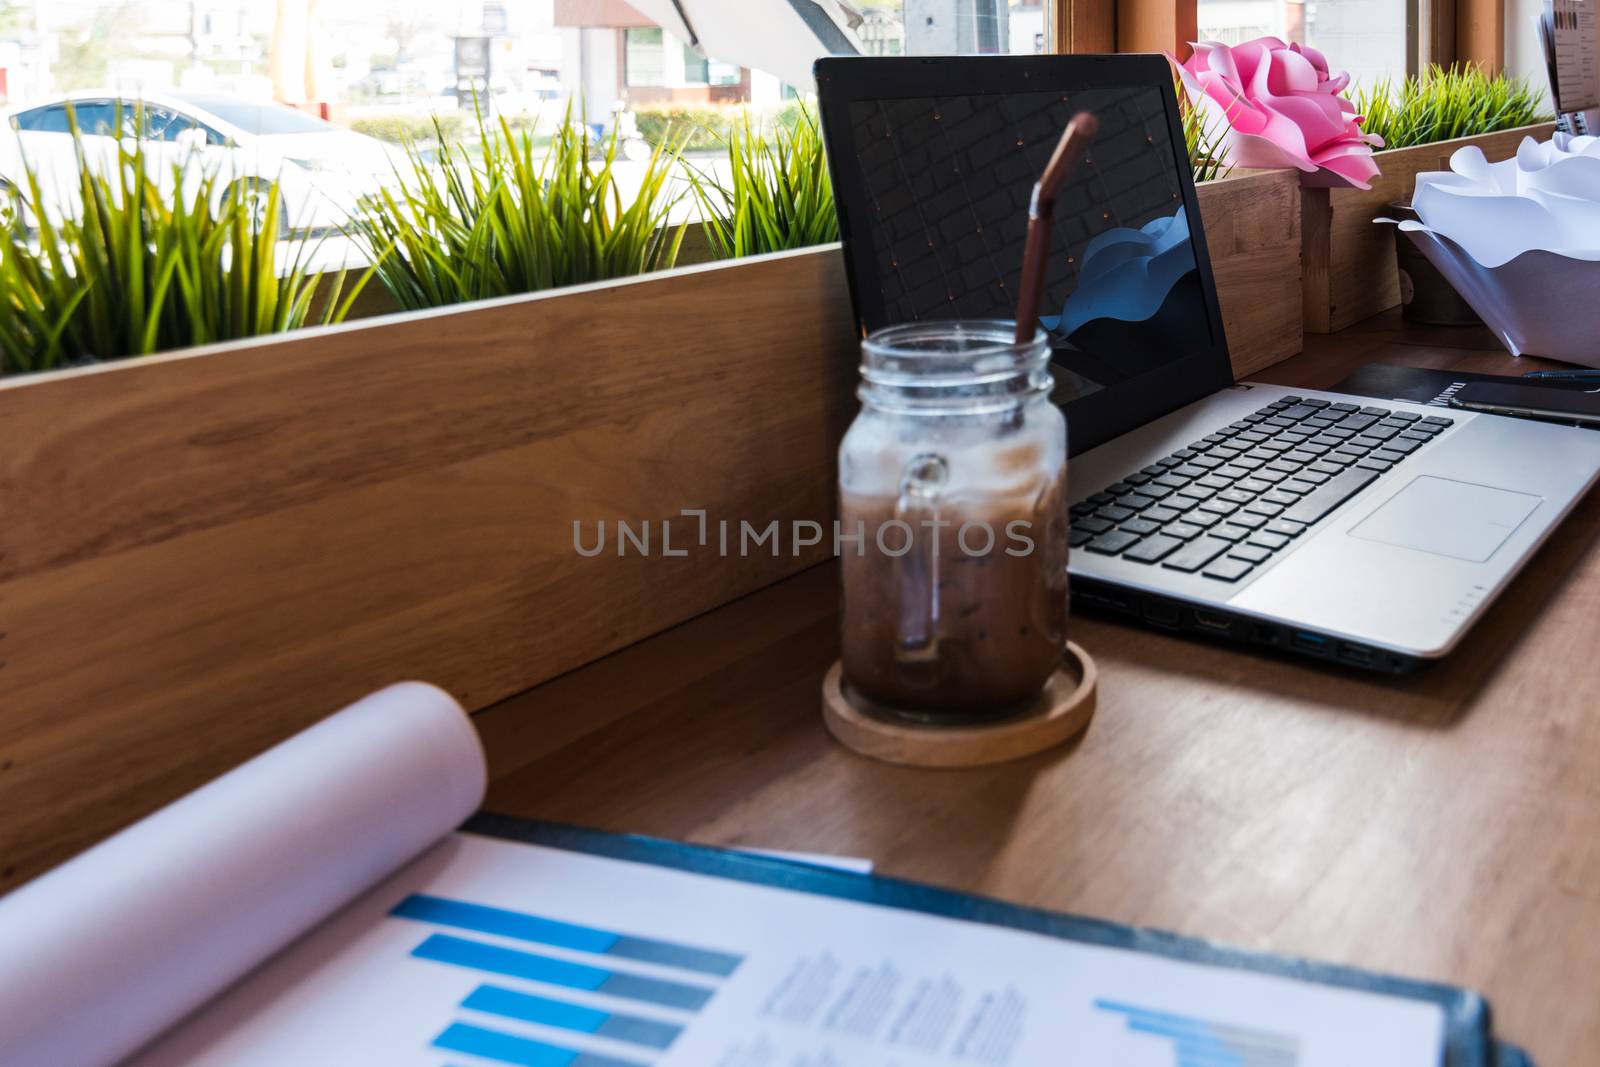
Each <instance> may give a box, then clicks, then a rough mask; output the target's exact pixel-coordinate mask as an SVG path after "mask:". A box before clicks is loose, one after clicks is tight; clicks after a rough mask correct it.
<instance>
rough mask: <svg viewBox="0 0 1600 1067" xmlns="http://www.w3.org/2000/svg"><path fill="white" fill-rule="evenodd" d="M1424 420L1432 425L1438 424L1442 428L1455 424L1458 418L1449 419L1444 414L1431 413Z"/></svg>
mask: <svg viewBox="0 0 1600 1067" xmlns="http://www.w3.org/2000/svg"><path fill="white" fill-rule="evenodd" d="M1422 421H1423V422H1425V423H1427V424H1429V425H1430V426H1438V427H1441V428H1442V427H1445V426H1454V425H1455V424H1456V420H1455V419H1447V418H1445V417H1444V416H1443V415H1429V416H1428V417H1427V418H1425V419H1423V420H1422Z"/></svg>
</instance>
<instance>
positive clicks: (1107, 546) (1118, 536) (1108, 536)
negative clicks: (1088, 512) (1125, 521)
mask: <svg viewBox="0 0 1600 1067" xmlns="http://www.w3.org/2000/svg"><path fill="white" fill-rule="evenodd" d="M1138 543H1139V535H1138V534H1131V533H1126V532H1125V531H1122V530H1112V531H1111V532H1110V533H1104V534H1101V535H1100V536H1099V537H1096V538H1095V539H1094V540H1093V541H1090V542H1089V543H1088V544H1087V545H1085V546H1084V547H1085V548H1087V549H1088V550H1089V551H1090V552H1098V553H1100V554H1101V555H1103V556H1115V555H1116V554H1117V553H1119V552H1121V551H1122V550H1123V549H1126V548H1130V547H1132V546H1133V545H1136V544H1138Z"/></svg>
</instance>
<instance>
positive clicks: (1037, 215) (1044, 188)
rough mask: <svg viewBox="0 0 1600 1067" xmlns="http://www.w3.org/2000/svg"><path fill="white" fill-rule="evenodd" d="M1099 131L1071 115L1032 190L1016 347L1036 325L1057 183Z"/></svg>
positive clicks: (1094, 123) (1081, 115)
mask: <svg viewBox="0 0 1600 1067" xmlns="http://www.w3.org/2000/svg"><path fill="white" fill-rule="evenodd" d="M1099 130H1100V122H1099V120H1098V119H1096V118H1095V117H1094V116H1093V115H1091V114H1090V113H1089V112H1087V111H1080V112H1078V113H1077V114H1076V115H1074V116H1072V121H1071V122H1069V123H1067V128H1066V129H1065V130H1063V131H1062V133H1061V140H1060V141H1059V142H1057V144H1056V150H1055V151H1054V152H1053V153H1051V155H1050V162H1049V163H1046V164H1045V167H1044V173H1043V174H1041V175H1039V180H1038V182H1036V183H1035V184H1034V187H1033V200H1032V201H1031V202H1030V203H1029V204H1028V243H1027V246H1026V247H1025V248H1024V250H1023V253H1022V288H1021V290H1020V291H1019V292H1018V293H1017V334H1016V342H1017V344H1019V345H1020V344H1027V343H1028V342H1029V341H1032V340H1033V333H1034V328H1035V327H1036V326H1037V324H1038V322H1039V297H1040V295H1041V293H1042V291H1043V289H1044V275H1045V266H1046V264H1047V263H1049V261H1050V218H1051V215H1052V214H1054V212H1055V209H1056V193H1057V192H1058V191H1060V189H1061V184H1062V183H1063V182H1065V181H1066V180H1067V175H1068V174H1070V173H1072V168H1073V167H1076V166H1077V165H1078V160H1080V159H1082V158H1083V154H1084V153H1085V152H1087V151H1088V150H1089V142H1090V141H1092V140H1094V135H1095V134H1096V133H1098V132H1099Z"/></svg>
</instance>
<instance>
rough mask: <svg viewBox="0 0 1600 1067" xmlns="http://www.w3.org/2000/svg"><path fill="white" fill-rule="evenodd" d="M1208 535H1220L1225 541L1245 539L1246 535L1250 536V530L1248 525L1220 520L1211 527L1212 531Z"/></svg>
mask: <svg viewBox="0 0 1600 1067" xmlns="http://www.w3.org/2000/svg"><path fill="white" fill-rule="evenodd" d="M1207 536H1210V537H1220V538H1222V539H1223V540H1224V541H1243V540H1244V539H1245V538H1246V537H1249V536H1250V530H1249V529H1248V528H1247V527H1244V526H1238V525H1235V524H1234V523H1232V522H1219V523H1218V524H1217V525H1215V526H1213V527H1211V532H1210V533H1209V534H1208V535H1207Z"/></svg>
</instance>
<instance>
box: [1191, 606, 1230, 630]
mask: <svg viewBox="0 0 1600 1067" xmlns="http://www.w3.org/2000/svg"><path fill="white" fill-rule="evenodd" d="M1194 622H1195V625H1196V626H1198V627H1200V629H1202V630H1210V631H1211V632H1212V633H1219V634H1226V633H1232V632H1233V620H1232V619H1230V618H1228V617H1227V616H1226V615H1220V614H1218V613H1217V612H1214V611H1201V610H1200V609H1199V608H1195V609H1194Z"/></svg>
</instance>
